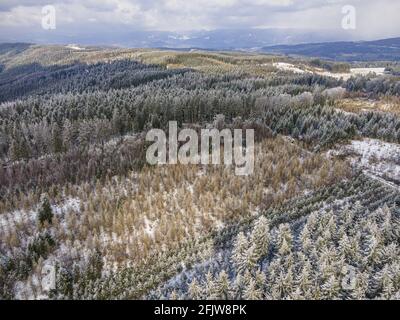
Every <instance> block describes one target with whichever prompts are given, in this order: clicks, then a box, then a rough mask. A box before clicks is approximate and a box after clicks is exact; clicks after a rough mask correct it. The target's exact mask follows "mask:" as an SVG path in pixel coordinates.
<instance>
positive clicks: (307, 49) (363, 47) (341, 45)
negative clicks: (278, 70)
mask: <svg viewBox="0 0 400 320" xmlns="http://www.w3.org/2000/svg"><path fill="white" fill-rule="evenodd" d="M262 52H266V53H272V54H285V55H297V56H308V57H317V58H322V59H330V60H335V61H347V62H349V61H399V60H400V38H392V39H384V40H377V41H363V42H326V43H307V44H298V45H278V46H269V47H264V48H263V49H262Z"/></svg>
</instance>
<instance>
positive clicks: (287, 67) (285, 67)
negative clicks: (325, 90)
mask: <svg viewBox="0 0 400 320" xmlns="http://www.w3.org/2000/svg"><path fill="white" fill-rule="evenodd" d="M273 66H274V67H276V68H278V69H279V70H282V71H291V72H293V73H298V74H303V73H315V74H319V75H321V76H325V77H331V78H335V79H343V80H344V81H347V80H348V79H350V78H351V77H352V76H358V75H361V76H366V75H368V74H370V73H374V74H375V75H377V76H380V75H383V74H384V73H385V68H352V69H350V72H346V73H333V72H329V71H326V70H324V69H318V68H314V69H310V68H307V67H306V66H303V69H301V68H300V67H299V66H295V65H294V64H291V63H286V62H276V63H273Z"/></svg>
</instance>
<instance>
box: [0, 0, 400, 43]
mask: <svg viewBox="0 0 400 320" xmlns="http://www.w3.org/2000/svg"><path fill="white" fill-rule="evenodd" d="M49 2H50V3H49ZM48 4H53V5H54V6H55V7H56V12H57V28H62V29H63V30H64V31H66V32H67V31H68V30H69V29H71V30H79V29H82V30H84V29H86V28H92V29H95V26H98V28H99V30H101V29H102V28H104V27H106V26H108V27H109V28H115V30H118V28H129V29H130V30H159V31H178V32H179V31H181V32H183V31H188V30H211V29H239V28H266V27H268V28H294V29H299V30H300V29H312V30H321V29H331V30H335V29H340V26H341V20H342V18H343V14H342V12H341V8H342V7H343V6H344V5H348V4H350V5H354V6H355V7H356V9H357V21H358V28H357V29H356V30H355V31H353V33H354V35H355V36H356V37H359V38H371V37H385V36H389V35H390V36H393V35H395V34H396V32H397V30H399V27H400V22H399V21H400V19H398V18H397V13H398V12H399V9H400V1H398V0H382V1H375V0H363V1H361V0H87V1H80V0H53V1H51V0H44V1H42V0H2V2H1V4H0V27H3V28H4V30H5V29H7V32H13V30H14V31H15V32H16V33H18V32H21V30H23V29H24V28H28V27H32V28H36V27H40V23H41V18H42V13H41V8H42V6H44V5H48ZM0 36H1V29H0Z"/></svg>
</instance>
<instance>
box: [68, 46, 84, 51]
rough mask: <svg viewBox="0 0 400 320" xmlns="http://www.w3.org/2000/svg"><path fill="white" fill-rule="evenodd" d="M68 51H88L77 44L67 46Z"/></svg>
mask: <svg viewBox="0 0 400 320" xmlns="http://www.w3.org/2000/svg"><path fill="white" fill-rule="evenodd" d="M65 47H66V48H68V49H72V50H77V51H81V50H86V49H85V48H81V47H79V46H77V45H75V44H69V45H67V46H65Z"/></svg>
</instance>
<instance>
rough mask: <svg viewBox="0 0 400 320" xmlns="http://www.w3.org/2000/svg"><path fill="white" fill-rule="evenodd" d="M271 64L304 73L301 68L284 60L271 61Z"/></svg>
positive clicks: (283, 69) (285, 69) (284, 69)
mask: <svg viewBox="0 0 400 320" xmlns="http://www.w3.org/2000/svg"><path fill="white" fill-rule="evenodd" d="M273 66H274V67H275V68H278V69H279V70H282V71H291V72H294V73H305V72H306V71H304V70H303V69H300V68H298V67H296V66H295V65H294V64H291V63H286V62H276V63H273Z"/></svg>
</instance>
